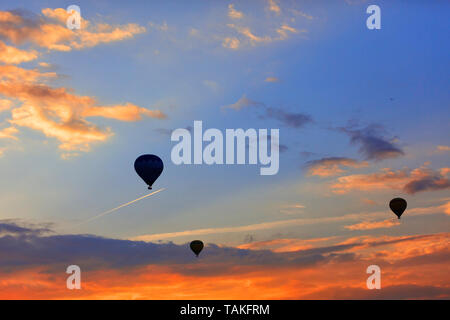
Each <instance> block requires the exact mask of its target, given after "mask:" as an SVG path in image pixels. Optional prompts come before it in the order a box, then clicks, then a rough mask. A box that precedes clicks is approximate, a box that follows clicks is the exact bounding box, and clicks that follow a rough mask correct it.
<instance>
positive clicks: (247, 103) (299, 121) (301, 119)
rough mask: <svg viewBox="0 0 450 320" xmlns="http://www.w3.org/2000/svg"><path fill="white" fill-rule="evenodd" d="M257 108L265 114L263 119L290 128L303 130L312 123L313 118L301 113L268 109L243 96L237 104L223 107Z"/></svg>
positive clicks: (262, 104)
mask: <svg viewBox="0 0 450 320" xmlns="http://www.w3.org/2000/svg"><path fill="white" fill-rule="evenodd" d="M250 107H251V108H255V110H262V111H263V114H260V115H259V117H260V118H262V119H275V120H278V121H280V122H281V123H283V124H284V125H285V126H286V127H290V128H296V129H299V128H303V127H304V126H305V125H306V124H308V123H311V122H312V121H313V120H312V117H311V116H310V115H308V114H305V113H301V112H288V111H285V110H283V109H281V108H273V107H268V106H266V105H265V104H264V103H262V102H258V101H254V100H251V99H248V98H247V97H246V96H245V95H243V96H242V98H240V99H239V100H238V101H237V102H236V103H233V104H230V105H227V106H223V107H222V110H226V109H232V110H235V111H240V110H242V109H246V108H250Z"/></svg>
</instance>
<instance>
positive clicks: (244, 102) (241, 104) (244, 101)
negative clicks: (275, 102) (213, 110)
mask: <svg viewBox="0 0 450 320" xmlns="http://www.w3.org/2000/svg"><path fill="white" fill-rule="evenodd" d="M249 107H264V104H263V103H261V102H257V101H253V100H251V99H249V98H247V96H246V95H245V94H244V95H243V96H242V97H241V98H239V100H238V101H236V102H235V103H233V104H230V105H227V106H223V107H222V110H224V109H232V110H236V111H239V110H242V109H244V108H249Z"/></svg>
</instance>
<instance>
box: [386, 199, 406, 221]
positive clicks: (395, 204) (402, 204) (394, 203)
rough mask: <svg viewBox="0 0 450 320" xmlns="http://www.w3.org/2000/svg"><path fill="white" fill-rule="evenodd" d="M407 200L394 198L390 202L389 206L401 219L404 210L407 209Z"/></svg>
mask: <svg viewBox="0 0 450 320" xmlns="http://www.w3.org/2000/svg"><path fill="white" fill-rule="evenodd" d="M406 206H407V203H406V200H405V199H402V198H394V199H392V200H391V202H389V208H391V210H392V211H393V212H394V213H395V214H396V215H397V217H398V218H399V219H400V217H401V215H402V214H403V212H404V211H405V210H406Z"/></svg>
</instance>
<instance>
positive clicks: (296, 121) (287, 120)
mask: <svg viewBox="0 0 450 320" xmlns="http://www.w3.org/2000/svg"><path fill="white" fill-rule="evenodd" d="M264 117H266V118H273V119H277V120H279V121H281V122H282V123H283V124H284V125H286V126H287V127H290V128H297V129H298V128H302V127H304V126H305V125H306V124H308V123H311V122H312V118H311V116H310V115H307V114H304V113H300V112H287V111H284V110H282V109H275V108H270V107H269V108H267V109H266V115H265V116H264Z"/></svg>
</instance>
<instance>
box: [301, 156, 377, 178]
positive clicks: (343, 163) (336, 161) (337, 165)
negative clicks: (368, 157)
mask: <svg viewBox="0 0 450 320" xmlns="http://www.w3.org/2000/svg"><path fill="white" fill-rule="evenodd" d="M368 165H369V164H368V163H367V162H366V161H362V162H359V161H357V160H354V159H350V158H342V157H329V158H322V159H319V160H313V161H309V162H308V163H307V167H308V174H309V175H310V176H320V177H330V176H335V175H338V174H341V173H343V172H345V170H344V169H343V168H342V167H347V168H363V167H367V166H368Z"/></svg>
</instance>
